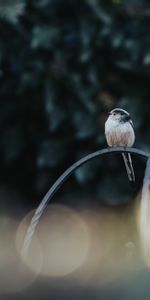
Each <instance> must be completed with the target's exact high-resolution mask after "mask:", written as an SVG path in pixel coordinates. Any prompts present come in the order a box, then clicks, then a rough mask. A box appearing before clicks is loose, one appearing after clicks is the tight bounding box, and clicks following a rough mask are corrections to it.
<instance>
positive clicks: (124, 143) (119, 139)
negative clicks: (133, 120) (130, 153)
mask: <svg viewBox="0 0 150 300" xmlns="http://www.w3.org/2000/svg"><path fill="white" fill-rule="evenodd" d="M105 136H106V140H107V144H108V146H110V147H132V146H133V144H134V141H135V134H134V130H133V127H132V125H131V124H130V122H125V123H123V122H119V121H118V120H112V119H111V118H108V119H107V121H106V123H105Z"/></svg>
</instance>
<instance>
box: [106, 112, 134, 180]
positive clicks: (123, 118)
mask: <svg viewBox="0 0 150 300" xmlns="http://www.w3.org/2000/svg"><path fill="white" fill-rule="evenodd" d="M105 136H106V141H107V144H108V146H109V147H132V146H133V144H134V141H135V133H134V129H133V122H132V120H131V117H130V114H129V113H128V112H127V111H126V110H124V109H121V108H115V109H113V110H112V111H111V112H110V113H109V116H108V118H107V120H106V123H105ZM122 156H123V160H124V163H125V167H126V170H127V175H128V178H129V181H130V182H135V174H134V169H133V166H132V160H131V155H130V153H127V154H126V153H122Z"/></svg>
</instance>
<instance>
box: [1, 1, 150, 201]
mask: <svg viewBox="0 0 150 300" xmlns="http://www.w3.org/2000/svg"><path fill="white" fill-rule="evenodd" d="M6 2H7V1H6ZM24 4H25V5H24V6H22V9H23V8H24V10H22V12H21V15H18V16H17V19H16V16H15V22H13V21H14V20H13V21H12V18H10V16H9V14H8V12H7V11H6V13H5V15H4V16H3V15H2V14H1V13H0V15H1V19H0V22H1V26H0V102H1V114H0V128H1V139H0V180H1V183H3V184H5V185H6V186H9V187H12V188H13V189H15V190H19V191H21V192H22V193H24V194H25V195H26V196H27V197H28V198H29V199H31V198H32V199H33V201H35V199H40V197H41V196H42V195H44V193H45V192H46V191H47V189H48V188H49V187H50V185H51V184H52V183H53V182H54V181H55V179H56V178H57V177H58V176H59V175H60V174H61V173H62V172H63V171H64V170H65V169H66V168H67V167H68V166H69V165H70V164H71V163H73V162H74V161H76V160H78V159H79V158H81V157H83V156H84V155H85V154H87V153H90V152H92V151H95V150H97V149H99V148H103V147H105V146H106V142H105V138H104V122H105V119H106V117H107V112H108V111H109V110H110V109H112V108H114V107H122V108H125V109H127V110H129V111H130V113H131V116H132V119H133V122H134V124H135V131H136V136H137V144H136V146H139V147H140V148H142V149H143V150H146V151H149V130H150V123H149V119H150V103H149V98H150V84H149V81H150V38H149V28H150V8H149V4H148V1H138V0H132V1H127V0H124V1H123V0H122V1H121V0H120V1H115V0H114V1H108V0H107V1H106V0H104V1H102V0H101V1H100V0H99V1H98V0H97V1H96V0H93V1H92V0H82V1H81V0H32V1H30V0H29V1H26V3H24ZM11 9H12V8H11ZM14 9H15V8H14ZM17 12H18V11H17ZM18 14H19V13H18ZM134 164H135V167H136V173H137V182H138V187H139V184H140V181H141V178H142V176H143V169H144V163H142V162H141V161H139V159H138V160H137V159H136V161H134ZM114 174H115V176H114ZM63 193H64V195H74V196H75V195H79V194H80V195H81V194H83V195H84V196H87V195H88V196H91V195H92V196H93V197H96V198H97V199H98V200H99V201H105V202H110V203H120V202H124V201H128V196H129V194H130V196H131V194H132V193H131V191H130V188H129V187H128V182H127V179H126V174H125V169H124V165H123V162H122V160H121V158H119V157H118V155H117V156H114V155H113V156H111V157H108V158H105V159H103V160H102V159H101V160H95V161H92V162H90V163H89V164H87V165H85V166H83V167H82V168H81V169H79V170H78V171H77V172H76V173H75V176H74V177H73V178H72V179H70V181H69V182H68V184H67V185H65V186H64V189H63V191H62V194H63Z"/></svg>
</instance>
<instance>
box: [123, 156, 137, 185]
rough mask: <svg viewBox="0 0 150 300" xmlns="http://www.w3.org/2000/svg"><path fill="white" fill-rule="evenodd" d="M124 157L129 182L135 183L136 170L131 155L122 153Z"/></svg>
mask: <svg viewBox="0 0 150 300" xmlns="http://www.w3.org/2000/svg"><path fill="white" fill-rule="evenodd" d="M122 156H123V160H124V163H125V167H126V170H127V175H128V178H129V181H130V182H135V174H134V169H133V166H132V160H131V155H130V153H127V154H126V153H122Z"/></svg>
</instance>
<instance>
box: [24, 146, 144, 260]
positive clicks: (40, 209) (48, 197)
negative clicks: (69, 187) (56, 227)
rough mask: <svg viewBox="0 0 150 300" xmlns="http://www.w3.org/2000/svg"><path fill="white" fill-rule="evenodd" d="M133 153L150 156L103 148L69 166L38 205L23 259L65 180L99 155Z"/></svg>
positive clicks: (138, 153) (28, 230) (128, 150)
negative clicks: (47, 207)
mask: <svg viewBox="0 0 150 300" xmlns="http://www.w3.org/2000/svg"><path fill="white" fill-rule="evenodd" d="M122 152H123V153H125V152H127V153H133V154H136V155H139V156H143V157H145V158H147V159H148V158H149V157H150V154H147V153H145V152H144V151H142V150H139V149H136V148H128V147H127V148H126V147H116V148H105V149H102V150H98V151H96V152H93V153H91V154H88V155H87V156H85V157H83V158H81V159H80V160H78V161H77V162H75V163H74V164H73V165H71V166H70V167H69V168H68V169H67V170H66V171H65V172H64V173H63V174H62V175H61V176H60V177H59V178H58V179H57V180H56V181H55V183H54V184H53V185H52V187H51V188H50V189H49V190H48V192H47V193H46V195H45V196H44V198H43V199H42V201H41V203H40V205H39V206H38V208H37V209H36V211H35V213H34V215H33V217H32V219H31V222H30V225H29V227H28V229H27V232H26V235H25V238H24V242H23V247H22V256H23V257H25V256H26V255H27V253H28V248H29V245H30V242H31V239H32V236H33V234H34V232H35V228H36V226H37V224H38V222H39V219H40V217H41V215H42V214H43V211H44V209H45V208H46V206H47V204H48V202H49V201H50V200H51V198H52V197H53V195H54V194H55V193H56V191H57V190H58V189H59V188H60V187H61V186H62V184H63V183H64V182H65V181H66V180H67V178H68V177H69V176H70V175H71V174H72V173H73V172H74V171H75V170H76V169H78V168H79V167H80V166H82V165H83V164H85V163H86V162H88V161H90V160H92V159H94V158H96V157H99V156H100V155H105V154H110V153H122Z"/></svg>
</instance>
